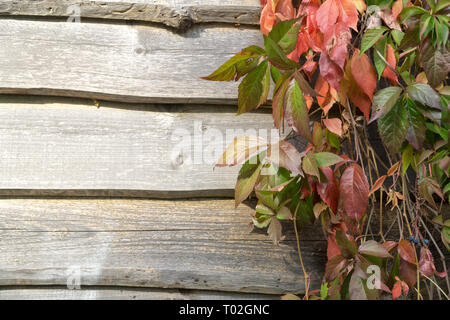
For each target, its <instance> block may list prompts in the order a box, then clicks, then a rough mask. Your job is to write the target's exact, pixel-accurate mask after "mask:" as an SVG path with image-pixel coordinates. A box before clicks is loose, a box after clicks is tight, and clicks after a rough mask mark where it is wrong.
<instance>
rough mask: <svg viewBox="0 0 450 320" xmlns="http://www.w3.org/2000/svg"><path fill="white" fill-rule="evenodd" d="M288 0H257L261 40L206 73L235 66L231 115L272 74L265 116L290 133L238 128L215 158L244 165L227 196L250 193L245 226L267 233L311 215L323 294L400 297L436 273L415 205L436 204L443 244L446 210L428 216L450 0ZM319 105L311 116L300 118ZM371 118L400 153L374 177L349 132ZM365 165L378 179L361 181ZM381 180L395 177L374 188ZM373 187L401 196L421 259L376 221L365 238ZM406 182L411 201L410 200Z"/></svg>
mask: <svg viewBox="0 0 450 320" xmlns="http://www.w3.org/2000/svg"><path fill="white" fill-rule="evenodd" d="M296 3H297V4H296V5H294V4H293V2H292V0H262V1H261V4H262V12H261V22H260V26H261V32H262V33H263V36H264V48H261V47H258V46H250V47H248V48H245V49H243V50H242V51H241V52H239V53H238V54H236V55H235V56H233V57H232V58H231V59H230V60H229V61H227V62H226V63H224V64H223V65H222V66H220V67H219V68H218V69H217V70H216V71H214V72H213V73H212V74H210V75H209V76H207V77H205V79H207V80H212V81H238V80H239V79H241V78H242V81H241V83H240V85H239V93H238V114H242V113H245V112H249V111H252V110H255V109H257V108H259V107H260V106H262V105H264V104H265V103H266V102H267V100H268V96H269V93H270V91H271V90H270V87H271V85H272V83H273V84H274V88H273V94H272V99H271V101H272V116H273V121H274V126H275V127H276V128H277V129H279V130H280V133H284V132H285V130H291V132H290V133H289V135H288V136H287V138H286V139H280V141H278V142H277V143H273V144H270V143H268V142H267V141H266V140H264V139H262V138H261V137H255V136H254V137H237V138H236V139H235V140H234V142H233V143H232V144H231V145H230V146H229V147H228V148H227V150H226V151H225V153H224V154H223V156H222V158H221V159H220V160H219V162H218V164H217V165H218V166H233V165H237V164H242V168H241V169H240V172H239V176H238V180H237V183H236V188H235V200H236V206H237V205H239V204H240V203H241V202H242V201H244V200H245V199H246V198H248V197H249V196H250V194H252V192H255V195H256V198H257V199H258V202H257V205H256V210H255V214H254V217H253V224H254V225H255V226H256V227H259V228H264V227H268V234H269V236H270V238H271V239H272V240H273V242H274V243H275V244H276V245H278V243H279V242H280V241H281V240H282V239H283V236H282V224H281V223H280V220H291V221H293V222H294V226H295V230H296V232H297V228H300V229H301V228H302V227H304V226H306V225H308V224H311V223H314V222H315V221H316V220H319V221H320V222H321V224H322V228H323V231H324V233H325V234H326V236H327V238H328V251H327V253H328V262H327V264H326V266H325V279H324V284H323V286H322V288H321V290H320V296H321V298H323V299H329V298H340V299H348V298H350V299H361V298H364V299H367V298H376V297H378V296H379V293H380V290H381V291H386V292H390V293H392V296H393V298H398V297H399V296H400V295H401V294H402V292H403V296H406V295H407V293H408V291H409V289H410V288H413V287H414V286H415V285H416V283H417V282H418V279H419V276H422V277H428V278H430V277H433V276H434V275H439V276H445V272H444V273H438V272H437V271H436V268H435V265H434V262H433V257H432V254H431V251H430V249H429V248H428V243H426V242H424V239H423V237H422V236H421V234H420V231H419V230H418V228H417V227H414V226H417V225H418V223H417V222H418V221H419V219H422V215H423V216H426V215H427V214H426V213H425V211H424V210H425V209H424V208H430V209H434V211H432V212H434V214H435V218H434V222H435V223H436V226H439V225H440V226H441V228H442V241H443V243H444V244H445V245H446V246H447V248H449V250H450V233H449V230H450V217H449V215H448V214H447V215H445V214H439V213H440V212H439V208H440V207H441V206H440V205H438V204H437V203H436V199H441V205H442V202H443V201H445V198H447V201H449V200H450V179H449V166H450V157H449V148H448V129H449V128H448V123H449V122H448V119H449V115H448V104H449V101H450V87H449V86H447V85H446V82H447V81H448V78H447V77H448V72H449V71H450V54H449V52H448V33H449V32H448V30H449V18H448V13H449V11H450V8H449V1H448V0H438V1H434V0H427V1H423V2H420V1H419V0H416V2H415V3H412V2H411V1H410V0H395V1H393V0H368V1H366V2H365V1H364V0H325V1H321V0H303V1H296ZM374 8H375V9H376V10H373V9H374ZM318 112H319V113H320V118H319V117H317V119H316V121H312V120H311V119H312V116H311V115H312V114H318ZM332 114H334V116H331V115H332ZM372 122H376V123H377V125H378V130H379V134H380V137H381V139H382V141H383V143H384V146H385V147H386V149H387V151H388V157H389V160H390V161H391V159H398V162H396V163H395V164H393V165H392V166H391V168H390V169H389V170H387V172H386V174H384V175H378V169H377V168H376V164H375V163H374V162H371V161H372V160H373V159H374V158H375V154H374V152H373V149H371V148H370V147H369V146H368V145H367V144H368V141H367V140H366V143H367V144H366V145H364V143H361V142H363V140H362V136H364V135H365V133H366V132H367V130H366V126H367V125H368V124H370V123H372ZM286 127H287V129H286ZM297 138H301V139H303V141H304V140H306V141H307V142H308V145H307V147H306V149H305V150H304V151H302V152H300V151H298V149H297V148H296V147H295V143H294V142H293V139H294V140H295V139H297ZM365 148H368V149H369V151H371V152H365V150H361V149H365ZM363 156H365V157H366V164H367V166H368V168H365V169H366V170H365V169H363V167H364V160H363V159H362V158H363ZM371 156H372V159H370V158H371ZM371 163H372V166H371V165H370V164H371ZM391 164H392V162H391ZM374 169H375V171H376V173H377V175H378V177H377V178H378V179H377V180H376V181H375V182H374V183H369V180H370V182H372V172H373V171H374ZM408 170H410V172H411V173H412V172H414V173H415V174H414V177H415V179H416V181H415V183H413V184H412V185H413V186H414V188H412V189H410V188H409V185H408V186H406V182H405V181H408V180H407V179H408V177H407V172H408ZM367 175H369V178H370V179H368V178H367ZM388 179H391V180H392V181H393V183H392V185H391V186H389V187H385V185H386V183H387V181H388ZM400 181H401V182H402V184H401V186H400V187H399V182H400ZM405 186H406V187H405ZM376 191H379V193H380V197H382V196H383V194H385V196H386V197H387V199H388V204H391V206H392V208H394V209H395V208H397V209H398V211H399V214H401V208H403V213H404V214H403V216H404V218H405V219H406V218H407V216H406V214H405V212H406V210H407V209H408V210H409V211H410V212H409V214H410V219H411V224H412V225H413V227H410V225H409V224H408V229H409V232H410V235H411V236H412V235H413V234H414V235H416V236H417V235H419V237H420V238H421V240H422V247H421V249H420V258H419V255H418V254H417V252H416V246H415V244H414V243H411V242H409V241H407V240H404V239H403V234H401V235H400V240H399V241H398V242H395V241H385V240H384V237H383V234H382V232H381V231H380V235H381V238H382V241H381V242H376V241H375V240H367V237H366V235H365V234H364V226H365V224H366V220H367V216H368V207H369V201H370V200H371V199H372V200H373V198H374V197H375V194H376V193H377V192H376ZM410 192H411V193H412V194H413V198H414V201H416V206H415V207H416V208H419V209H417V210H415V211H414V212H412V210H411V207H410V203H411V196H410ZM400 204H401V205H400ZM380 214H381V213H380ZM403 216H401V217H402V219H403ZM420 221H422V220H420ZM406 223H408V221H406ZM358 242H359V245H358ZM300 260H302V259H301V255H300ZM302 264H303V263H302ZM371 265H372V266H373V265H376V266H378V267H379V268H380V270H381V271H382V272H381V285H380V287H379V289H378V290H377V289H369V287H370V286H368V285H367V281H368V278H369V274H368V272H367V268H368V267H369V266H371ZM303 271H304V272H305V277H306V278H307V274H306V270H305V268H304V267H303ZM419 281H420V280H419ZM308 289H309V288H306V292H307V294H306V297H307V298H308V297H309V298H311V297H312V295H309V294H308Z"/></svg>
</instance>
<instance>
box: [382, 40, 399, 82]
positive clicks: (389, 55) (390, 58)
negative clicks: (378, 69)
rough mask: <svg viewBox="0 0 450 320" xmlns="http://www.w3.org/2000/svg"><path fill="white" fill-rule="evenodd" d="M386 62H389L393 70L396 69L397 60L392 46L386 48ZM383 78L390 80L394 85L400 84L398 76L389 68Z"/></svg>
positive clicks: (385, 70) (384, 72)
mask: <svg viewBox="0 0 450 320" xmlns="http://www.w3.org/2000/svg"><path fill="white" fill-rule="evenodd" d="M386 61H387V62H389V64H390V65H391V67H392V68H394V69H395V68H396V66H397V59H396V57H395V52H394V48H392V46H391V45H390V44H388V45H387V46H386ZM382 76H383V77H385V78H387V79H389V80H390V81H391V84H392V85H394V84H396V83H398V78H397V75H396V74H395V72H394V71H392V70H391V68H389V67H388V66H386V68H385V69H384V71H383V74H382Z"/></svg>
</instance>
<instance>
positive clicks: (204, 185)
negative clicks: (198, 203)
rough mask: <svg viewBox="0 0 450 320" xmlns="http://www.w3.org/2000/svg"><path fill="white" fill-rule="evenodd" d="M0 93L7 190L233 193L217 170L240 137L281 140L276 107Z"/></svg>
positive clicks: (1, 161) (2, 185) (231, 172)
mask: <svg viewBox="0 0 450 320" xmlns="http://www.w3.org/2000/svg"><path fill="white" fill-rule="evenodd" d="M235 112H236V107H231V106H202V105H130V104H127V103H109V102H103V101H101V102H100V108H97V107H96V106H94V103H93V102H92V101H91V100H76V99H67V98H44V97H38V96H32V97H29V96H22V97H20V96H5V95H3V96H0V118H1V119H2V121H0V149H1V150H2V152H0V176H1V179H0V195H59V196H62V195H66V196H67V195H70V196H127V197H130V196H132V197H162V198H166V197H184V198H186V197H192V196H228V197H230V196H233V195H234V191H233V190H234V186H235V183H236V178H237V173H238V170H239V166H236V167H221V168H215V169H214V164H215V163H216V161H217V160H218V159H219V158H220V156H221V155H222V153H223V152H224V151H225V149H226V147H227V146H228V145H229V144H230V143H231V142H232V141H233V139H234V137H236V136H243V135H252V134H253V135H255V134H264V133H267V132H268V135H267V138H269V139H271V138H273V137H275V138H277V137H278V135H277V134H276V131H275V130H273V121H272V117H271V115H270V114H269V113H267V110H261V111H260V112H254V113H250V114H245V115H241V116H236V115H235Z"/></svg>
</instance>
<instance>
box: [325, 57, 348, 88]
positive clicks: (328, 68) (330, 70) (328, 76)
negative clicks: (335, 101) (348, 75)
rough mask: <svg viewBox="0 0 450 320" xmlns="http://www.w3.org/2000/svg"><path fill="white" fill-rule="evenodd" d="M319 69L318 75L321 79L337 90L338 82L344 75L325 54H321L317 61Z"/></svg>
mask: <svg viewBox="0 0 450 320" xmlns="http://www.w3.org/2000/svg"><path fill="white" fill-rule="evenodd" d="M319 68H320V74H321V75H322V77H323V78H324V79H325V80H326V81H327V82H328V83H329V84H330V85H331V86H332V87H333V88H335V89H336V90H339V88H340V85H339V82H340V81H341V79H342V76H343V75H344V72H343V71H342V69H341V68H340V67H339V65H337V64H336V63H335V62H334V61H333V60H331V59H330V56H329V55H328V53H326V52H322V54H321V55H320V59H319Z"/></svg>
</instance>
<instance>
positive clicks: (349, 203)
mask: <svg viewBox="0 0 450 320" xmlns="http://www.w3.org/2000/svg"><path fill="white" fill-rule="evenodd" d="M339 193H340V195H341V199H342V204H343V206H344V209H345V210H344V212H345V214H346V215H347V216H348V217H349V218H351V219H353V220H356V221H359V220H360V219H361V217H362V216H363V215H364V212H365V211H366V208H367V205H368V202H369V182H368V181H367V177H366V175H365V174H364V171H363V170H362V168H361V167H360V166H359V165H358V164H356V163H352V164H350V165H349V166H348V167H347V168H346V169H345V170H344V172H343V173H342V176H341V181H340V185H339Z"/></svg>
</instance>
